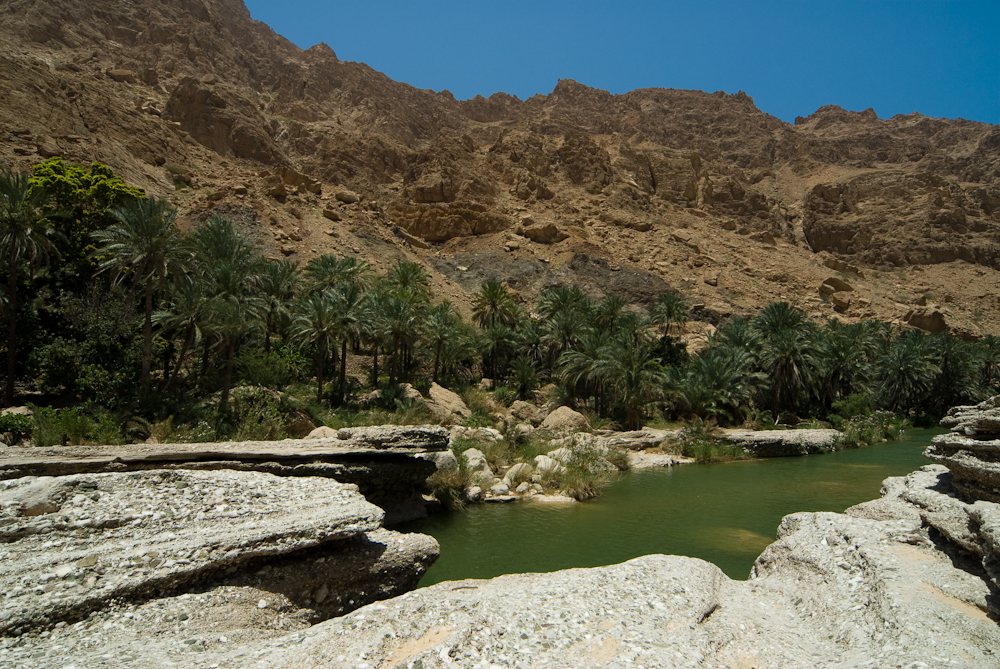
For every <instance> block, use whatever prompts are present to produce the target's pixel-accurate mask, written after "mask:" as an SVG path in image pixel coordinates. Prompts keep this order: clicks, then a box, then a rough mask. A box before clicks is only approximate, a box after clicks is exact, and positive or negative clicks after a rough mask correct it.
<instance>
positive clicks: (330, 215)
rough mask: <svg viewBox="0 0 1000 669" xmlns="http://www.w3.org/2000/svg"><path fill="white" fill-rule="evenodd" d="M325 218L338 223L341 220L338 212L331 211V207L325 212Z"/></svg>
mask: <svg viewBox="0 0 1000 669" xmlns="http://www.w3.org/2000/svg"><path fill="white" fill-rule="evenodd" d="M323 218H325V219H327V220H330V221H334V222H337V221H339V220H340V214H339V213H338V212H337V210H336V209H330V208H329V207H327V208H326V209H324V210H323Z"/></svg>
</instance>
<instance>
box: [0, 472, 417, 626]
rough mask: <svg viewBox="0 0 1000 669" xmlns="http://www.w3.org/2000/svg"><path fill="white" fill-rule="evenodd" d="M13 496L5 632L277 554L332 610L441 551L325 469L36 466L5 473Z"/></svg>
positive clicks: (394, 586) (4, 486)
mask: <svg viewBox="0 0 1000 669" xmlns="http://www.w3.org/2000/svg"><path fill="white" fill-rule="evenodd" d="M0 506H2V508H3V517H2V521H0V523H2V525H0V539H2V540H3V545H4V548H5V555H6V556H7V557H13V556H17V559H12V560H11V559H8V560H5V561H4V567H3V569H2V570H0V587H2V588H3V591H4V592H5V593H6V595H7V596H6V600H5V603H4V604H3V605H2V608H0V634H3V633H5V634H10V633H15V634H17V633H22V632H25V631H28V630H32V629H39V628H46V627H49V626H52V625H55V624H56V623H58V622H74V621H76V620H78V619H81V618H84V617H86V616H87V615H88V614H89V613H90V612H91V611H94V610H99V609H103V608H106V607H108V606H109V604H110V602H112V601H113V600H114V601H123V600H135V599H144V598H150V597H157V596H166V595H171V594H175V593H179V592H183V591H185V590H188V589H190V588H192V587H193V586H194V585H196V584H198V583H206V582H211V581H213V580H217V579H219V578H220V577H224V576H225V575H227V574H232V573H234V572H236V571H240V570H249V569H253V570H254V571H257V570H259V569H261V568H262V567H264V566H265V565H268V564H273V565H274V566H273V567H272V569H276V570H277V572H280V573H281V577H280V578H276V579H275V580H276V583H275V584H274V587H276V588H278V589H282V588H284V589H286V590H288V592H289V595H290V596H291V597H292V598H294V599H296V600H298V601H299V603H300V606H305V607H310V608H313V609H314V610H313V613H312V615H313V617H315V618H317V619H324V618H328V617H331V616H332V615H336V614H338V613H343V612H344V611H346V610H350V609H351V608H356V607H357V606H360V605H361V604H362V603H367V602H370V601H374V600H375V599H377V598H384V597H388V596H392V595H395V594H400V593H402V592H405V591H407V590H409V589H411V588H413V587H415V586H416V583H417V581H419V579H420V576H421V575H422V574H423V573H424V571H426V569H427V568H428V567H429V566H430V565H431V564H433V562H434V560H435V559H436V557H437V546H436V542H435V541H434V540H433V539H430V538H429V537H423V536H419V537H416V538H414V537H405V536H404V535H399V534H396V533H391V532H386V531H384V530H380V527H381V524H382V521H383V518H384V516H385V514H384V512H383V511H382V510H381V509H380V508H379V507H377V506H375V505H374V504H371V503H369V502H367V501H365V499H364V498H363V497H362V496H361V495H360V494H359V493H358V489H357V486H353V485H344V484H340V483H337V482H336V481H332V480H330V479H325V478H316V477H295V478H292V477H278V476H274V475H271V474H263V473H259V472H238V471H211V472H204V471H178V470H151V471H144V472H141V473H129V474H114V473H104V474H76V475H71V476H60V477H25V478H18V479H8V480H6V481H3V482H0ZM376 544H377V545H379V546H381V548H380V549H376V547H375V546H376ZM348 546H349V547H350V549H348V550H345V547H348ZM317 549H322V550H319V552H317ZM320 557H329V558H330V562H329V563H326V560H323V561H322V564H323V565H324V566H323V567H322V568H316V567H315V566H312V567H311V568H310V569H308V570H306V571H305V573H303V563H304V562H308V563H309V564H310V565H315V564H316V561H317V559H318V558H320ZM289 558H291V560H289ZM295 562H298V563H299V564H298V565H297V566H291V565H292V563H295ZM349 567H350V568H352V569H351V571H348V568H349ZM286 572H287V573H286ZM296 573H298V574H299V577H298V578H293V579H290V578H288V576H290V575H294V574H296ZM276 575H278V574H277V573H276ZM278 581H280V583H278ZM293 583H294V584H295V585H297V586H299V587H301V588H304V590H306V591H308V594H307V596H304V597H303V596H300V591H298V590H297V591H295V592H292V591H291V589H290V587H291V586H292V585H293ZM323 588H325V590H326V593H327V594H326V595H323V596H320V597H317V596H316V593H317V592H319V591H320V590H321V589H323Z"/></svg>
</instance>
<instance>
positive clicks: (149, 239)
mask: <svg viewBox="0 0 1000 669" xmlns="http://www.w3.org/2000/svg"><path fill="white" fill-rule="evenodd" d="M111 214H112V216H114V218H115V221H117V222H116V223H115V224H114V225H112V226H111V227H109V228H105V229H104V230H97V231H95V232H94V233H93V237H94V239H95V240H96V241H97V243H98V244H100V245H101V249H100V253H101V254H102V255H105V256H107V257H106V259H105V260H104V261H103V262H102V263H101V265H100V268H99V271H102V272H103V271H105V270H112V271H113V272H114V275H115V276H114V280H113V282H114V283H118V282H119V281H121V280H122V279H123V278H124V277H126V276H128V275H129V274H131V276H132V280H133V282H134V283H136V284H141V285H142V287H143V295H144V300H143V305H144V314H145V320H144V321H143V330H142V342H143V343H142V375H141V376H140V389H141V392H142V395H143V396H145V395H146V393H147V392H148V390H149V377H150V368H151V365H152V359H153V296H154V294H155V293H156V291H157V290H158V289H159V288H162V287H163V286H164V285H165V284H166V281H167V279H168V277H169V276H170V275H171V274H172V273H179V272H181V271H183V268H184V263H183V261H182V258H181V256H180V253H179V243H180V232H179V231H178V229H177V226H176V225H175V222H174V221H175V219H176V217H177V210H176V209H174V208H173V207H172V206H171V205H170V203H169V202H167V201H166V200H161V199H158V198H156V197H155V196H150V197H149V198H146V199H133V200H129V201H127V202H126V203H125V204H124V205H122V206H120V207H118V208H116V209H114V210H112V212H111Z"/></svg>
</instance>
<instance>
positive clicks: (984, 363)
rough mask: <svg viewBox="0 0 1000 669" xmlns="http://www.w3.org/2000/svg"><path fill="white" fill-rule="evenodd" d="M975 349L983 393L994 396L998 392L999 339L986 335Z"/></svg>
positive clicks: (999, 373) (999, 376)
mask: <svg viewBox="0 0 1000 669" xmlns="http://www.w3.org/2000/svg"><path fill="white" fill-rule="evenodd" d="M976 349H977V351H978V354H979V365H980V368H979V369H980V371H979V374H980V382H981V383H982V385H983V389H984V392H985V393H987V394H996V392H997V390H1000V337H997V336H995V335H987V336H985V337H983V338H982V339H980V340H979V341H978V342H976Z"/></svg>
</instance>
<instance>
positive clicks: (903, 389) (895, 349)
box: [877, 330, 941, 411]
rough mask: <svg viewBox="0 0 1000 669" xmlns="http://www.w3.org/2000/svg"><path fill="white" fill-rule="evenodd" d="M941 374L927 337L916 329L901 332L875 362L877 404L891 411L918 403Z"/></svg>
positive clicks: (908, 407) (900, 409) (914, 405)
mask: <svg viewBox="0 0 1000 669" xmlns="http://www.w3.org/2000/svg"><path fill="white" fill-rule="evenodd" d="M940 373H941V368H940V367H938V366H937V365H936V364H935V363H934V351H933V350H932V348H931V347H930V346H929V345H928V341H927V337H925V336H924V334H923V333H922V332H920V331H919V330H910V331H907V332H904V333H903V334H901V335H900V336H899V337H897V338H896V340H895V341H893V342H892V345H891V346H890V347H889V351H888V352H887V353H886V355H885V356H883V357H882V358H881V359H880V360H879V362H878V365H877V388H878V398H879V404H880V405H881V406H883V407H886V408H888V409H890V410H892V411H906V410H909V409H913V408H915V407H917V406H919V405H920V404H921V403H922V402H923V400H924V398H925V397H926V396H927V394H928V393H929V392H930V390H931V388H932V387H933V383H934V379H935V377H936V376H937V375H938V374H940Z"/></svg>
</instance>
